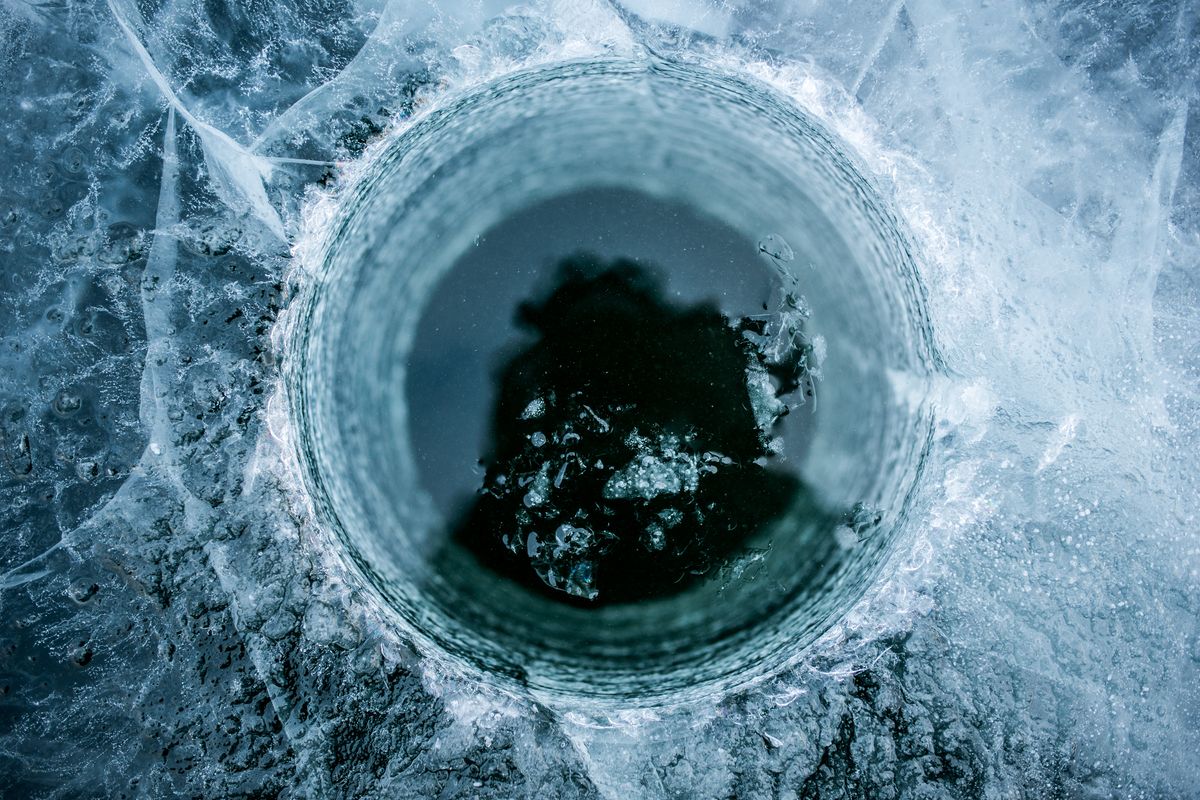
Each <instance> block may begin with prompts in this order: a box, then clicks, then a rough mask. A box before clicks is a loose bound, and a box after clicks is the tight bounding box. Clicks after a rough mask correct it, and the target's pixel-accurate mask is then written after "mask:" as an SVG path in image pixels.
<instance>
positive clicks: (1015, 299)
mask: <svg viewBox="0 0 1200 800" xmlns="http://www.w3.org/2000/svg"><path fill="white" fill-rule="evenodd" d="M652 5H653V6H654V8H653V9H652V8H651V6H652ZM1198 24H1200V23H1198V21H1197V9H1196V6H1195V4H1194V3H1188V2H1180V3H1162V4H1152V3H1125V4H1112V3H1099V2H1087V1H1085V2H1004V3H996V4H991V5H988V6H987V7H982V6H979V5H977V4H970V5H969V6H968V5H967V4H958V3H948V2H944V0H898V1H897V2H895V3H890V4H881V3H877V2H865V0H863V1H859V0H853V1H852V2H839V3H819V2H802V3H794V2H793V3H777V2H764V3H753V4H749V3H746V4H739V3H736V2H733V3H722V4H713V3H707V2H677V3H669V4H666V5H661V6H660V5H656V4H650V3H634V4H621V3H614V4H603V3H592V2H587V1H586V0H578V1H577V0H562V1H561V2H545V3H542V2H535V3H533V4H529V5H525V6H520V7H516V6H512V7H510V6H509V5H508V4H502V3H493V2H484V3H457V2H455V3H445V4H431V3H427V2H413V3H405V2H367V1H364V2H352V1H350V0H347V1H346V2H334V3H326V4H315V5H314V4H299V3H296V4H293V3H288V2H279V3H271V4H269V5H259V4H250V5H244V4H234V3H204V4H201V3H182V2H172V3H163V4H135V3H127V2H119V1H118V0H113V2H112V3H111V4H109V3H104V4H101V3H91V4H87V3H79V4H77V3H34V2H28V3H27V2H19V1H18V2H10V3H6V4H5V5H4V6H3V8H2V9H0V41H3V42H4V43H5V45H4V47H3V48H2V49H0V71H2V73H3V81H2V82H0V86H2V87H3V88H2V89H0V104H2V108H3V115H2V117H0V118H2V119H3V122H2V123H0V125H3V129H4V136H5V147H6V151H5V152H6V158H5V161H4V166H3V168H2V169H3V172H2V173H0V175H2V183H0V260H2V262H3V269H2V271H0V282H2V283H0V286H2V291H0V475H2V478H0V480H2V481H3V483H2V484H0V512H2V513H3V535H4V536H5V548H4V556H3V558H4V561H3V565H2V566H0V588H2V591H3V594H2V595H0V597H2V600H0V603H2V604H3V615H2V616H3V623H2V626H3V630H2V631H0V672H2V678H0V685H2V686H3V691H2V695H3V699H2V701H0V702H3V704H4V710H5V717H4V719H5V724H4V726H2V727H0V740H2V741H3V748H2V749H0V764H2V766H0V787H2V788H0V792H2V793H3V794H5V796H13V797H37V796H62V797H72V796H79V795H84V794H86V795H103V796H121V795H122V794H124V795H134V796H152V797H154V796H169V795H172V796H173V795H178V794H183V795H204V796H237V795H247V794H253V793H261V794H264V795H274V794H281V793H282V794H285V795H309V796H346V797H357V796H369V795H371V794H378V795H379V796H406V797H434V796H443V797H479V796H495V797H534V796H537V797H564V798H566V797H607V798H618V797H619V798H633V797H671V796H692V797H730V796H734V797H747V798H749V797H777V798H794V797H815V796H822V797H830V796H876V797H901V796H903V797H1011V796H1056V795H1062V796H1083V797H1087V796H1092V797H1109V796H1156V797H1162V796H1168V797H1170V796H1175V797H1178V796H1188V795H1190V794H1191V793H1193V792H1194V791H1195V787H1196V786H1197V785H1198V784H1200V763H1198V760H1197V757H1196V755H1195V754H1196V753H1197V752H1200V740H1198V739H1200V734H1198V733H1197V732H1198V731H1200V725H1197V719H1198V718H1200V693H1198V692H1200V690H1198V688H1197V687H1200V680H1197V678H1198V677H1200V675H1198V673H1200V623H1198V622H1197V620H1200V590H1198V589H1197V575H1198V574H1200V545H1198V544H1197V539H1196V519H1197V514H1198V513H1200V508H1197V498H1200V486H1198V485H1197V472H1196V467H1195V464H1196V454H1197V444H1198V442H1200V438H1198V436H1200V383H1198V378H1200V370H1197V364H1198V363H1200V352H1198V351H1197V345H1196V342H1198V341H1200V335H1198V334H1200V316H1198V314H1200V312H1198V309H1200V302H1197V301H1198V298H1200V278H1198V276H1197V274H1196V264H1197V263H1200V144H1198V143H1200V135H1198V133H1197V131H1198V130H1200V116H1198V112H1197V109H1198V108H1200V98H1198V97H1197V95H1196V87H1197V86H1198V85H1200V75H1198V74H1197V49H1198V48H1200V28H1198ZM648 51H653V52H654V53H657V54H660V55H666V56H673V55H678V56H702V57H704V58H706V59H708V60H710V61H711V62H714V63H717V64H721V65H724V66H725V67H727V68H729V69H734V70H737V71H741V72H748V73H752V74H755V75H757V76H759V77H760V78H761V79H763V80H766V81H769V82H771V83H772V84H774V85H775V86H776V87H778V88H779V90H780V91H783V92H785V93H787V94H789V95H790V96H792V97H793V98H794V99H795V100H796V102H797V103H799V104H801V105H802V106H804V107H805V108H806V109H808V110H809V111H810V112H811V113H812V114H814V115H816V116H817V117H818V118H819V119H821V120H822V121H823V122H824V123H825V124H826V125H827V126H828V127H829V128H830V130H832V131H833V132H834V133H835V134H836V135H838V136H839V137H840V138H841V139H842V140H844V141H846V142H848V143H849V144H850V145H851V146H852V147H853V148H854V151H855V157H856V159H857V160H858V162H859V163H860V165H861V166H862V168H863V169H864V170H865V171H866V172H867V173H868V174H870V175H871V176H872V177H873V179H874V181H875V182H876V183H877V185H878V187H879V190H880V191H881V192H882V193H883V194H884V195H885V196H886V197H887V198H888V199H889V200H890V201H891V203H892V205H893V206H894V208H895V210H896V213H897V214H898V215H899V216H900V217H901V219H902V220H903V221H904V222H905V223H906V224H907V226H908V228H909V229H910V230H911V231H912V232H913V236H914V245H915V247H916V248H917V250H918V252H919V254H920V265H921V272H922V278H923V283H924V287H925V290H926V292H927V294H928V297H927V304H928V307H929V309H930V311H931V315H932V317H933V320H932V321H933V328H934V331H935V333H936V336H937V339H938V344H939V351H940V355H941V358H943V359H944V361H945V367H946V369H945V374H946V375H947V376H952V377H947V378H946V380H945V381H944V382H942V383H939V384H938V385H937V386H935V387H933V397H934V403H935V406H936V408H937V411H938V415H939V426H938V428H937V431H936V442H935V450H936V458H935V459H934V460H933V461H932V463H930V464H929V465H928V466H927V468H926V473H925V474H924V476H923V479H922V480H923V483H922V490H921V492H920V493H919V496H917V497H915V498H914V499H913V504H912V506H911V508H910V509H909V512H908V517H907V520H906V524H907V525H908V526H910V528H911V530H912V531H913V536H912V537H911V538H910V539H909V540H906V541H907V542H908V544H907V549H906V551H905V552H904V553H903V554H901V558H900V562H901V563H900V565H899V568H898V569H896V570H895V571H894V572H890V573H888V574H886V575H884V576H883V577H881V579H880V581H879V584H878V586H876V587H875V589H874V591H873V592H871V593H870V594H869V595H868V596H867V597H866V598H865V599H864V601H863V603H862V604H861V605H860V606H859V607H857V608H856V609H855V610H854V611H853V612H852V613H851V614H850V615H849V616H848V617H847V618H846V619H844V620H842V621H841V622H840V623H839V624H838V625H837V626H835V627H834V628H833V629H832V630H831V631H830V632H829V633H828V634H827V635H826V636H825V637H824V638H823V639H822V641H821V642H820V643H819V646H817V647H814V648H813V649H812V650H811V651H808V652H804V653H797V654H796V660H795V662H794V663H793V664H792V666H791V667H790V668H789V669H787V670H785V671H783V672H781V673H780V674H778V675H776V676H773V677H772V678H771V679H770V680H768V681H766V682H764V683H762V684H759V685H756V686H753V687H748V688H745V689H744V690H742V691H740V692H736V693H734V694H731V695H730V696H727V697H712V698H708V699H707V701H706V702H705V703H702V704H693V705H688V706H684V707H677V708H676V707H672V708H661V709H657V710H653V711H647V710H644V709H630V710H628V711H623V710H621V709H611V708H610V709H607V710H604V711H603V712H595V713H593V712H591V711H588V710H579V709H560V708H556V707H553V706H547V705H545V704H543V703H541V702H539V700H540V699H539V698H536V697H526V696H511V695H510V694H508V693H506V692H503V691H500V690H499V689H496V688H495V687H492V686H489V685H487V684H480V683H479V682H478V681H477V680H474V679H473V678H472V677H471V676H464V675H463V674H461V673H459V672H456V671H455V670H454V669H452V668H450V667H448V666H447V665H445V664H443V663H441V662H439V660H438V659H437V657H436V654H429V653H421V652H416V651H414V650H413V649H412V647H411V644H410V643H409V642H407V641H405V640H404V638H403V637H401V636H398V635H397V634H396V628H395V626H394V625H393V624H392V620H391V618H390V617H389V616H388V614H387V612H386V611H385V610H384V609H383V608H382V605H381V603H380V601H379V598H378V597H376V596H375V595H374V594H372V593H371V592H369V591H366V590H364V588H363V587H362V586H361V585H360V584H359V583H358V582H356V581H354V580H353V579H351V577H350V576H351V574H352V573H351V571H350V570H348V568H347V565H346V564H344V563H343V562H342V560H341V556H340V555H339V554H338V553H337V552H336V550H335V549H334V548H332V547H330V546H329V545H330V544H331V542H332V537H331V536H330V535H329V534H328V532H327V531H323V530H321V529H320V526H319V524H318V522H317V521H316V518H315V517H314V515H313V513H312V508H311V505H310V504H309V502H308V500H307V498H306V496H305V494H304V491H303V489H302V488H301V486H300V485H299V484H298V483H297V482H296V481H295V477H296V475H297V474H298V473H297V466H296V465H295V464H294V463H293V452H294V451H293V447H292V444H293V442H291V440H290V438H289V437H291V436H292V435H293V434H294V429H293V427H292V426H291V425H290V424H289V420H288V416H287V411H286V403H285V402H284V399H283V397H282V396H281V394H280V390H279V385H280V364H279V363H278V362H277V356H278V349H277V347H276V344H277V342H274V341H273V340H272V330H273V325H274V323H275V320H276V318H277V316H278V314H279V313H280V310H281V309H282V308H284V307H285V306H286V302H287V298H288V297H289V296H290V295H291V294H292V292H293V290H294V288H295V285H296V284H297V283H298V282H300V281H303V280H305V279H306V278H308V277H310V276H306V275H304V274H297V273H296V272H295V271H294V269H293V268H292V267H291V266H290V264H291V263H292V262H293V259H292V258H291V256H295V257H296V258H297V259H298V260H299V261H303V258H302V257H303V255H304V254H305V253H306V252H310V251H311V250H312V249H313V248H314V247H316V244H315V243H314V240H313V237H312V235H311V234H312V232H313V231H314V230H319V229H320V225H319V223H320V222H321V220H322V219H325V220H327V219H328V218H329V217H328V215H330V214H331V213H332V209H334V208H335V207H336V203H337V199H338V195H337V194H336V191H337V190H336V184H337V183H338V181H339V180H342V181H346V182H348V183H352V182H353V178H354V175H355V174H356V167H355V165H354V163H353V161H354V159H355V158H357V157H358V156H359V155H360V154H361V153H362V152H363V149H364V147H367V148H368V149H369V143H370V140H371V139H372V137H373V136H378V135H382V136H386V135H388V134H387V133H385V131H387V130H389V129H391V128H392V127H393V126H403V125H404V124H405V120H406V119H408V118H409V117H410V115H412V114H414V113H420V111H421V109H422V108H424V107H427V106H429V105H430V104H436V102H437V101H438V98H439V97H440V95H441V93H443V92H447V91H451V90H453V89H454V88H456V87H461V86H464V85H468V84H472V83H476V82H479V81H482V80H485V79H487V78H488V77H491V76H494V75H497V74H501V73H504V72H506V71H509V70H511V69H513V68H516V67H518V66H521V65H526V64H531V63H542V62H549V61H554V60H558V59H561V58H566V57H578V56H587V55H596V54H601V53H612V54H621V55H634V56H637V55H639V54H644V53H645V52H648ZM373 132H377V133H373ZM330 184H333V185H335V186H334V188H330V186H329V185H330ZM302 209H306V210H305V211H304V213H305V214H307V215H308V216H307V219H308V220H309V222H308V224H307V227H305V226H302V225H301V222H300V220H301V213H302ZM322 215H326V216H324V217H322ZM798 244H799V243H798V242H794V241H793V242H792V245H798ZM773 252H775V251H773ZM834 344H835V343H832V342H831V343H830V346H831V348H832V346H833V345H834ZM285 366H286V365H285ZM826 366H827V368H830V367H829V365H828V362H827V365H826ZM895 377H896V380H897V381H898V382H900V383H903V381H904V379H905V376H895ZM847 529H848V530H850V531H851V532H852V533H855V534H856V537H859V536H861V534H858V533H857V532H856V531H855V530H854V528H853V526H848V528H847ZM840 541H841V542H843V544H844V545H853V542H852V541H851V537H850V536H849V535H848V534H846V533H845V532H843V534H842V535H841V537H840Z"/></svg>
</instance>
